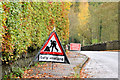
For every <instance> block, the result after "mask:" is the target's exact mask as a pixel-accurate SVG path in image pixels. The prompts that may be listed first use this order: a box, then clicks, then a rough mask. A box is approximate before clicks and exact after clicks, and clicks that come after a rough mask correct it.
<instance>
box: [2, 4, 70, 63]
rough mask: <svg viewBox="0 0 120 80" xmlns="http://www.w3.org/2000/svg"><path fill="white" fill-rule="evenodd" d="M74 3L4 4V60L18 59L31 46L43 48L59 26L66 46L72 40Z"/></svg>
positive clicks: (58, 31)
mask: <svg viewBox="0 0 120 80" xmlns="http://www.w3.org/2000/svg"><path fill="white" fill-rule="evenodd" d="M69 9H70V3H63V2H3V3H2V61H3V62H5V63H9V61H14V60H17V59H18V58H19V57H20V55H21V54H23V53H24V54H26V53H27V50H28V47H33V48H34V49H36V48H38V47H39V48H40V47H41V46H42V45H43V43H44V42H45V40H46V39H47V38H48V35H49V34H50V33H51V31H52V30H53V27H54V26H55V27H56V32H57V33H58V36H59V38H60V40H61V42H62V43H63V45H64V43H65V42H67V40H68V37H69V20H68V13H69Z"/></svg>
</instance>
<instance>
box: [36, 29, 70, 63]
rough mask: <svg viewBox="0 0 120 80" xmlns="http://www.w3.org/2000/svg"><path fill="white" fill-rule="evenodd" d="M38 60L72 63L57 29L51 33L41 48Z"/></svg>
mask: <svg viewBox="0 0 120 80" xmlns="http://www.w3.org/2000/svg"><path fill="white" fill-rule="evenodd" d="M38 61H44V62H59V63H68V64H70V63H69V61H68V59H67V56H66V54H65V51H64V49H63V46H62V45H61V43H60V40H59V38H58V36H57V33H56V32H55V31H53V32H52V33H51V34H50V36H49V37H48V39H47V41H46V42H45V43H44V45H43V47H42V48H41V50H40V52H39V55H38Z"/></svg>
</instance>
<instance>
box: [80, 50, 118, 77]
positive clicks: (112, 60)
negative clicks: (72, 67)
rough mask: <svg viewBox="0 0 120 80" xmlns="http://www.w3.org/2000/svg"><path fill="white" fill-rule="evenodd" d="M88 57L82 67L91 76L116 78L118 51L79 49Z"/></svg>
mask: <svg viewBox="0 0 120 80" xmlns="http://www.w3.org/2000/svg"><path fill="white" fill-rule="evenodd" d="M80 53H82V54H85V55H86V56H88V57H89V58H90V60H89V61H88V63H87V64H86V66H85V67H84V68H83V69H84V71H83V72H84V73H88V74H89V76H90V75H91V78H118V52H110V51H81V52H80Z"/></svg>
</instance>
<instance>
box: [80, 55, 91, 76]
mask: <svg viewBox="0 0 120 80" xmlns="http://www.w3.org/2000/svg"><path fill="white" fill-rule="evenodd" d="M89 60H90V58H89V57H87V59H86V60H85V61H84V63H83V64H82V66H81V68H80V78H81V73H82V70H83V68H84V67H85V66H86V64H87V63H88V62H89Z"/></svg>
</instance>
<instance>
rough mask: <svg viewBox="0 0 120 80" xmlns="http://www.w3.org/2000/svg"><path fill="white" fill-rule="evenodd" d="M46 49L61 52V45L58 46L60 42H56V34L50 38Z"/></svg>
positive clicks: (46, 50)
mask: <svg viewBox="0 0 120 80" xmlns="http://www.w3.org/2000/svg"><path fill="white" fill-rule="evenodd" d="M48 48H49V49H48ZM44 51H45V52H59V53H61V52H62V51H61V50H60V47H59V46H58V43H57V42H56V39H55V37H54V35H53V36H52V38H51V39H50V40H49V42H48V44H47V46H46V47H45V49H44Z"/></svg>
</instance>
